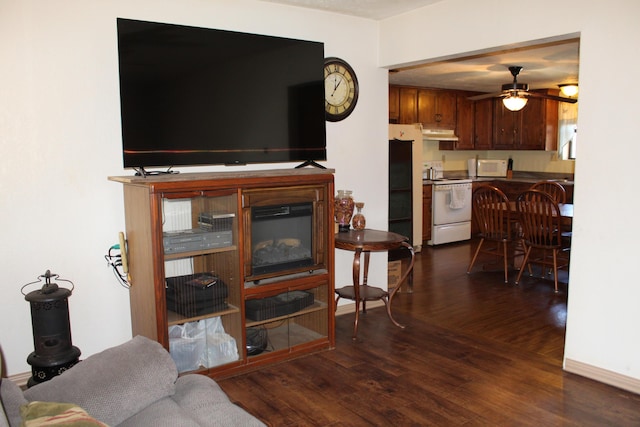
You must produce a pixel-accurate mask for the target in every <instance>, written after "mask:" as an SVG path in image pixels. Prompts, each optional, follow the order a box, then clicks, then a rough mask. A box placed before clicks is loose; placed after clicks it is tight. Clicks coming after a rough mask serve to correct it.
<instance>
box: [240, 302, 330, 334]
mask: <svg viewBox="0 0 640 427" xmlns="http://www.w3.org/2000/svg"><path fill="white" fill-rule="evenodd" d="M326 308H327V304H326V303H323V302H320V301H315V302H314V303H313V304H311V305H310V306H308V307H305V308H303V309H302V310H300V311H296V312H294V313H290V314H286V315H283V316H277V317H272V318H270V319H265V320H251V319H246V320H245V322H246V323H245V324H246V326H247V327H248V328H249V327H252V326H259V325H264V324H267V323H272V322H278V321H281V320H286V319H289V318H292V317H298V316H302V315H305V314H308V313H313V312H315V311H320V310H325V309H326Z"/></svg>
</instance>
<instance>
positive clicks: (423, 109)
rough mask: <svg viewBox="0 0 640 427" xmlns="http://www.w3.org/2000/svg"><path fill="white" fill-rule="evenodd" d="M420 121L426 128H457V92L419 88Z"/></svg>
mask: <svg viewBox="0 0 640 427" xmlns="http://www.w3.org/2000/svg"><path fill="white" fill-rule="evenodd" d="M418 121H419V122H420V123H422V126H423V127H424V128H426V129H455V127H456V92H455V91H450V90H430V89H419V90H418Z"/></svg>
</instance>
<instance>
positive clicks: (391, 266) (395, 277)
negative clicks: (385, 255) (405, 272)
mask: <svg viewBox="0 0 640 427" xmlns="http://www.w3.org/2000/svg"><path fill="white" fill-rule="evenodd" d="M401 277H402V260H396V261H389V263H388V267H387V278H388V286H389V289H391V288H395V287H396V286H398V283H399V282H400V278H401Z"/></svg>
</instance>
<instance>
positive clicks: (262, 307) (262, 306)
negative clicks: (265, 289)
mask: <svg viewBox="0 0 640 427" xmlns="http://www.w3.org/2000/svg"><path fill="white" fill-rule="evenodd" d="M313 301H314V297H313V294H312V293H311V292H306V291H291V292H284V293H281V294H279V295H276V296H273V297H268V298H260V299H252V300H248V301H246V302H245V311H246V316H247V318H248V319H251V320H267V319H271V318H273V317H278V316H286V315H288V314H291V313H295V312H296V311H300V310H302V309H303V308H305V307H308V306H310V305H311V304H313Z"/></svg>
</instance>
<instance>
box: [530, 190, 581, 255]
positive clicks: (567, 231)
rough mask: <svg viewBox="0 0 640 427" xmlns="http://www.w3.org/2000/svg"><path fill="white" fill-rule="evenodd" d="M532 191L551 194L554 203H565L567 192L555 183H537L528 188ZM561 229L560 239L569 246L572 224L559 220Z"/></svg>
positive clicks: (565, 220) (567, 220)
mask: <svg viewBox="0 0 640 427" xmlns="http://www.w3.org/2000/svg"><path fill="white" fill-rule="evenodd" d="M530 188H531V189H532V190H541V191H544V192H545V193H549V194H551V196H553V199H554V200H555V201H556V203H558V204H560V203H567V191H566V190H565V189H564V187H563V186H562V184H560V183H558V182H556V181H538V182H536V183H535V184H533V185H532V186H531V187H530ZM560 224H561V229H562V238H563V239H564V240H565V241H566V242H565V243H566V244H567V245H569V246H571V237H572V231H571V229H572V227H573V222H572V221H571V219H567V218H563V219H561V220H560Z"/></svg>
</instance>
